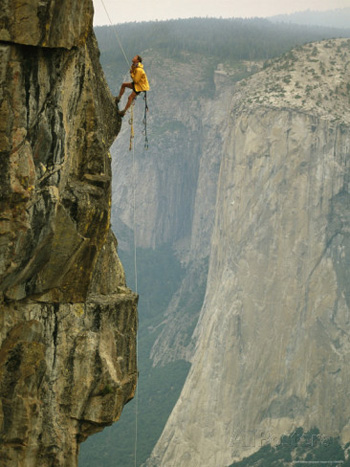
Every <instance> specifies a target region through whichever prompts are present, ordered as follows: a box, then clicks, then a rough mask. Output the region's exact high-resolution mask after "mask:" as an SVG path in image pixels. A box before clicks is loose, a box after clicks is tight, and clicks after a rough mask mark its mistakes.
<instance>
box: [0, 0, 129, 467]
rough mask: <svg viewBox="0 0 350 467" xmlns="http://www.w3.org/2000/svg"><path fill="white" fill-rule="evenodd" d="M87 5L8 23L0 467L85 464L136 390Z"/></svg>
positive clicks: (115, 123) (45, 8)
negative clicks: (86, 451) (92, 438)
mask: <svg viewBox="0 0 350 467" xmlns="http://www.w3.org/2000/svg"><path fill="white" fill-rule="evenodd" d="M92 14H93V8H92V2H91V1H90V0H89V1H83V2H72V1H63V2H55V1H46V2H42V1H41V2H38V1H35V0H32V1H27V2H11V3H10V2H5V5H4V6H3V7H2V11H1V13H0V74H1V89H0V152H1V154H0V156H1V157H0V168H1V174H2V180H1V186H0V321H1V330H0V436H1V447H0V464H4V465H6V466H12V465H28V466H39V465H40V466H46V465H50V466H51V465H67V466H68V465H69V466H74V465H76V464H77V454H78V446H79V442H81V441H83V440H84V439H85V438H86V437H87V436H88V435H89V434H92V433H94V432H96V431H100V430H101V429H102V428H103V427H104V426H106V425H110V424H111V423H112V422H113V421H115V420H117V419H118V418H119V416H120V413H121V410H122V408H123V405H124V404H125V403H126V402H127V401H128V400H129V399H130V398H132V397H133V393H134V390H135V385H136V358H135V357H136V349H135V336H136V327H137V311H136V303H137V296H136V295H135V294H133V293H132V292H131V291H130V290H129V289H128V288H127V287H126V284H125V277H124V272H123V268H122V265H121V263H120V261H119V258H118V254H117V242H116V239H115V237H114V235H113V233H112V232H111V230H110V205H111V202H110V198H111V188H110V187H111V169H110V156H109V153H108V150H109V147H110V145H111V144H112V142H113V140H114V139H115V137H116V135H117V134H118V132H119V129H120V120H118V119H117V117H116V114H115V106H114V102H113V99H112V96H111V94H110V92H109V90H108V88H107V85H106V83H105V80H104V75H103V72H102V70H101V67H100V64H99V60H98V54H99V52H98V48H97V43H96V40H95V37H94V34H93V31H92Z"/></svg>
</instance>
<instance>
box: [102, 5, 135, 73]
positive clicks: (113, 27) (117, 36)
mask: <svg viewBox="0 0 350 467" xmlns="http://www.w3.org/2000/svg"><path fill="white" fill-rule="evenodd" d="M101 3H102V6H103V8H104V10H105V12H106V15H107V18H108V20H109V22H110V24H111V26H112V29H113V31H114V34H115V37H116V38H117V41H118V44H119V47H120V50H121V51H122V53H123V55H124V58H125V61H126V63H127V65H128V66H129V60H128V58H127V56H126V53H125V50H124V47H123V44H122V42H121V40H120V39H119V35H118V33H117V30H116V28H115V26H114V25H113V23H112V20H111V18H110V16H109V14H108V11H107V8H106V5H105V3H104V1H103V0H101Z"/></svg>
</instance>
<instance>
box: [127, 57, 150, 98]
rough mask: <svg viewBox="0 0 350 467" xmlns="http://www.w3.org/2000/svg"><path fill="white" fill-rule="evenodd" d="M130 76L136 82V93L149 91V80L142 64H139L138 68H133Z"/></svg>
mask: <svg viewBox="0 0 350 467" xmlns="http://www.w3.org/2000/svg"><path fill="white" fill-rule="evenodd" d="M130 76H131V78H132V80H133V82H134V86H135V91H137V92H142V91H148V90H149V84H148V79H147V76H146V73H145V70H144V69H143V65H142V63H138V65H137V67H134V66H132V67H131V69H130Z"/></svg>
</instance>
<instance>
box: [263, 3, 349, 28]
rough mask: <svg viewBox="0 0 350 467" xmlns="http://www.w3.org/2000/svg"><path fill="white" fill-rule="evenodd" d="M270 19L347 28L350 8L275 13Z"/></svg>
mask: <svg viewBox="0 0 350 467" xmlns="http://www.w3.org/2000/svg"><path fill="white" fill-rule="evenodd" d="M269 19H270V21H273V22H284V23H293V24H300V25H314V26H326V27H334V28H343V29H347V28H349V24H350V8H338V9H335V10H328V11H312V10H306V11H299V12H296V13H290V14H287V15H275V16H271V17H270V18H269Z"/></svg>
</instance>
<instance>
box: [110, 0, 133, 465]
mask: <svg viewBox="0 0 350 467" xmlns="http://www.w3.org/2000/svg"><path fill="white" fill-rule="evenodd" d="M101 3H102V6H103V8H104V10H105V12H106V15H107V17H108V19H109V22H110V24H111V26H112V28H113V30H114V33H115V36H116V38H117V41H118V44H119V47H120V49H121V51H122V53H123V55H124V58H125V61H126V63H127V65H128V67H129V60H128V58H127V56H126V53H125V51H124V48H123V44H122V43H121V40H120V38H119V35H118V33H117V30H116V28H115V27H114V25H113V23H112V20H111V18H110V16H109V14H108V11H107V8H106V5H105V3H104V1H103V0H101ZM134 104H135V101H134V102H133V105H132V106H131V109H130V119H129V123H130V126H131V133H130V151H131V149H133V156H132V170H133V180H134V184H133V224H134V277H135V292H136V294H137V293H138V277H137V249H136V248H137V242H136V240H137V239H136V165H135V145H134V144H133V140H134ZM138 343H139V341H138V333H136V368H137V369H138ZM138 399H139V391H138V384H136V389H135V397H134V400H135V443H134V465H135V467H137V443H138V412H139V400H138Z"/></svg>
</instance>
